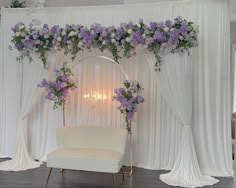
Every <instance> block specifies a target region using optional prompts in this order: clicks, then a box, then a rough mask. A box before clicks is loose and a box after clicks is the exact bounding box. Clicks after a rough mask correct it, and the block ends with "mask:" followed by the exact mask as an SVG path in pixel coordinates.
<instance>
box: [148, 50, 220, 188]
mask: <svg viewBox="0 0 236 188" xmlns="http://www.w3.org/2000/svg"><path fill="white" fill-rule="evenodd" d="M147 61H148V63H149V64H151V66H152V69H153V70H154V69H155V67H154V64H155V58H154V56H153V55H152V54H150V53H148V56H147ZM162 61H163V62H162V67H161V70H160V72H158V73H156V74H155V76H156V77H157V78H156V80H157V81H158V82H159V84H160V88H161V91H162V94H163V96H164V97H165V99H166V101H167V103H168V104H169V105H170V108H171V109H172V110H173V111H174V112H175V114H176V116H177V117H178V119H179V120H180V122H182V123H183V125H184V127H183V132H182V138H181V142H180V148H179V151H178V155H177V158H176V161H175V163H174V166H173V168H172V169H171V172H169V173H167V174H162V175H160V179H161V180H162V181H164V182H165V183H167V184H169V185H174V186H181V187H202V186H206V185H213V184H215V183H217V182H218V180H216V179H214V178H212V177H210V176H204V175H203V174H202V172H201V170H200V168H199V164H198V160H197V156H196V152H195V146H194V143H193V136H192V98H193V97H192V87H193V75H192V60H191V56H190V54H189V55H188V54H187V53H184V54H170V55H167V56H165V57H163V60H162ZM169 101H170V103H169Z"/></svg>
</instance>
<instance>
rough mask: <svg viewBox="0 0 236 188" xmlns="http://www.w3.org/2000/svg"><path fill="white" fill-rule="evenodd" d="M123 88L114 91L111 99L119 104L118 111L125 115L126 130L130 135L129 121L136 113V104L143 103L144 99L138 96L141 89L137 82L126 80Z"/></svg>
mask: <svg viewBox="0 0 236 188" xmlns="http://www.w3.org/2000/svg"><path fill="white" fill-rule="evenodd" d="M124 86H125V87H124V88H118V89H115V91H114V92H115V95H114V97H113V99H114V100H116V101H118V102H119V103H120V105H119V106H118V109H119V110H120V112H121V113H122V114H124V115H125V122H126V128H127V130H128V133H129V134H131V120H132V119H133V118H134V113H135V112H137V104H140V103H143V102H144V97H143V96H141V95H140V92H141V91H142V90H143V88H142V87H141V85H140V84H139V83H138V82H137V81H134V82H133V81H128V80H126V81H125V82H124Z"/></svg>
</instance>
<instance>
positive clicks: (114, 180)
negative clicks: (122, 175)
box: [112, 173, 116, 188]
mask: <svg viewBox="0 0 236 188" xmlns="http://www.w3.org/2000/svg"><path fill="white" fill-rule="evenodd" d="M112 175H113V183H114V188H116V177H115V174H114V173H113V174H112Z"/></svg>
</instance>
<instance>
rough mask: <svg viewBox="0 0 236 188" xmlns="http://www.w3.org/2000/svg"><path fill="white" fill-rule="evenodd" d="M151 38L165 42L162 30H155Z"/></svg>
mask: <svg viewBox="0 0 236 188" xmlns="http://www.w3.org/2000/svg"><path fill="white" fill-rule="evenodd" d="M153 38H154V39H155V40H157V41H158V42H165V41H166V34H165V33H164V32H158V31H156V32H155V34H154V36H153Z"/></svg>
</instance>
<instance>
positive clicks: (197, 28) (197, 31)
mask: <svg viewBox="0 0 236 188" xmlns="http://www.w3.org/2000/svg"><path fill="white" fill-rule="evenodd" d="M192 27H193V30H194V31H195V32H196V33H199V26H198V25H197V24H193V25H192Z"/></svg>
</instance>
